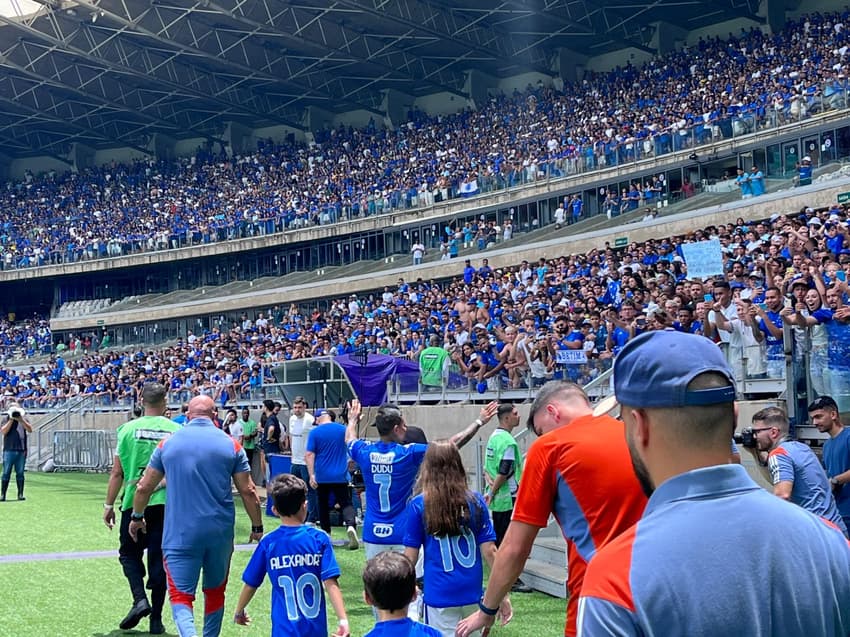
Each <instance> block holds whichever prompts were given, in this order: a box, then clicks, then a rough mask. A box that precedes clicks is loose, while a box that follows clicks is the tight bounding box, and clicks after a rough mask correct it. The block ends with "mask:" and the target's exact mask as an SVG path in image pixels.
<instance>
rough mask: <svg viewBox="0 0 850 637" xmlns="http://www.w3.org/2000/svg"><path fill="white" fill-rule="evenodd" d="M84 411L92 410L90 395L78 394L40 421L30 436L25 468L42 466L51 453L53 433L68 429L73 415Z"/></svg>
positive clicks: (81, 414)
mask: <svg viewBox="0 0 850 637" xmlns="http://www.w3.org/2000/svg"><path fill="white" fill-rule="evenodd" d="M86 411H93V402H92V397H91V396H80V397H78V398H76V399H73V400H70V401H67V402H66V403H65V404H64V405H63V406H62V408H61V410H60V411H59V412H57V413H53V414H50V415H49V417H48V418H47V420H45V421H44V422H42V423H40V424H39V425H38V426H37V427H36V428H35V431H33V433H32V435H31V437H30V440H31V442H30V445H29V452H28V454H27V468H28V469H31V470H32V469H40V468H41V467H42V466H44V464H45V463H46V462H47V461H48V460H50V459H51V457H52V455H53V444H54V439H55V434H56V433H57V432H58V431H63V430H64V431H67V430H70V429H71V425H72V418H73V416H74V415H75V414H79V415H80V417H82V416H83V415H84V414H85V412H86ZM33 442H34V444H33Z"/></svg>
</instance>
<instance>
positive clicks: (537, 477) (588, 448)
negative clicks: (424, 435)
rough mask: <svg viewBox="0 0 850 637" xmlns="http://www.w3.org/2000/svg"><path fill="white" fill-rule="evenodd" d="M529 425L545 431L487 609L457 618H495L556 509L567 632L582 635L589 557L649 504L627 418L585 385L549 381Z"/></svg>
mask: <svg viewBox="0 0 850 637" xmlns="http://www.w3.org/2000/svg"><path fill="white" fill-rule="evenodd" d="M527 424H528V428H529V429H531V430H533V431H534V433H535V434H537V435H538V436H540V438H539V439H538V440H536V441H535V442H534V443H533V444H532V445H531V448H530V449H529V450H528V455H527V456H526V460H525V468H524V469H523V473H522V480H521V481H520V485H519V492H518V494H517V502H516V506H515V507H514V514H513V518H512V520H511V524H510V526H509V527H508V532H507V534H506V535H505V539H504V540H503V541H502V545H501V546H500V547H499V550H498V551H497V553H496V561H495V564H494V565H493V569H492V574H491V575H490V580H489V585H488V587H487V590H486V591H485V593H484V596H483V597H482V598H481V602H479V609H480V610H478V611H477V612H475V613H473V614H472V615H470V616H469V617H467V618H466V619H464V620H463V621H462V622H461V623H460V624H459V625H458V630H457V634H458V635H459V636H460V637H466V636H467V635H470V634H471V633H473V632H474V631H476V630H478V629H481V628H484V627H488V626H492V625H493V622H494V620H495V615H496V611H497V610H498V607H499V603H500V602H501V601H502V599H503V598H504V597H505V595H506V594H507V593H508V592H509V591H510V588H511V585H512V584H513V583H514V582H515V581H516V579H517V577H519V575H520V573H521V572H522V569H523V566H524V564H525V561H526V560H527V559H528V555H529V553H530V552H531V546H532V544H533V543H534V540H535V538H536V537H537V533H538V531H540V529H541V528H544V527H545V526H547V524H548V522H549V515H550V514H552V515H554V516H555V519H556V520H557V522H558V525H559V526H560V527H561V531H562V533H563V535H564V539H565V540H566V542H567V592H568V596H569V599H568V602H567V622H566V626H565V628H564V634H565V635H567V636H568V637H573V636H574V635H576V632H577V630H576V618H577V615H578V598H579V593H580V592H581V585H582V582H583V580H584V572H585V569H586V567H587V563H588V562H589V561H590V559H591V558H592V557H593V555H594V554H595V553H596V551H598V550H599V548H600V547H602V546H604V545H605V544H607V543H608V542H610V541H611V540H613V539H614V538H615V537H617V536H618V535H619V534H620V533H622V532H623V531H625V530H626V529H628V528H629V527H631V526H632V525H633V524H635V523H636V522H637V521H638V520H639V519H640V517H641V515H642V514H643V510H644V507H645V506H646V495H645V494H644V492H643V490H642V489H641V486H640V483H639V482H638V479H637V477H636V476H635V472H634V469H633V467H632V463H631V459H630V456H629V450H628V447H627V446H626V437H625V434H624V431H623V423H622V422H620V421H618V420H615V419H613V418H611V417H610V416H607V415H602V416H594V415H593V409H592V408H591V406H590V402H589V401H588V399H587V395H586V394H585V393H584V391H583V390H582V389H581V387H579V386H578V385H575V384H573V383H567V382H562V381H552V382H549V383H546V385H544V386H543V387H542V388H541V389H540V391H539V392H538V394H537V397H536V398H535V400H534V403H533V404H532V405H531V412H530V414H529V417H528V423H527Z"/></svg>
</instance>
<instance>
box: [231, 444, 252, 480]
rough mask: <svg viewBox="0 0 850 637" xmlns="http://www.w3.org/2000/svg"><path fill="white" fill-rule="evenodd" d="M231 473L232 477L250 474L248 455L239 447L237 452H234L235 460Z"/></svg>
mask: <svg viewBox="0 0 850 637" xmlns="http://www.w3.org/2000/svg"><path fill="white" fill-rule="evenodd" d="M233 473H234V475H235V474H237V473H251V465H250V464H249V463H248V454H246V453H245V450H244V449H243V448H242V447H241V446H240V447H239V451H237V452H236V458H235V462H234V464H233Z"/></svg>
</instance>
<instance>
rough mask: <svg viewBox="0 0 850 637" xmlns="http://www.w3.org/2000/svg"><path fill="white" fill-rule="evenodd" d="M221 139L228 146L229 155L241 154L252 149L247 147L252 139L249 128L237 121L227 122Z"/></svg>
mask: <svg viewBox="0 0 850 637" xmlns="http://www.w3.org/2000/svg"><path fill="white" fill-rule="evenodd" d="M222 139H223V140H224V143H225V144H226V145H227V146H230V151H229V152H228V153H227V154H228V155H230V156H233V155H243V154H245V153H246V152H248V153H250V152H252V151H253V150H254V149H253V148H249V146H250V145H251V143H252V139H253V138H252V133H251V129H250V128H248V127H247V126H243V125H242V124H240V123H239V122H227V124H226V126H225V127H224V135H222Z"/></svg>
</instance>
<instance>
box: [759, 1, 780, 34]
mask: <svg viewBox="0 0 850 637" xmlns="http://www.w3.org/2000/svg"><path fill="white" fill-rule="evenodd" d="M759 15H763V16H765V20H766V22H767V27H768V28H769V29H770V32H771V33H780V32H781V31H782V29H784V28H785V0H762V1H761V3H760V4H759Z"/></svg>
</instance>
